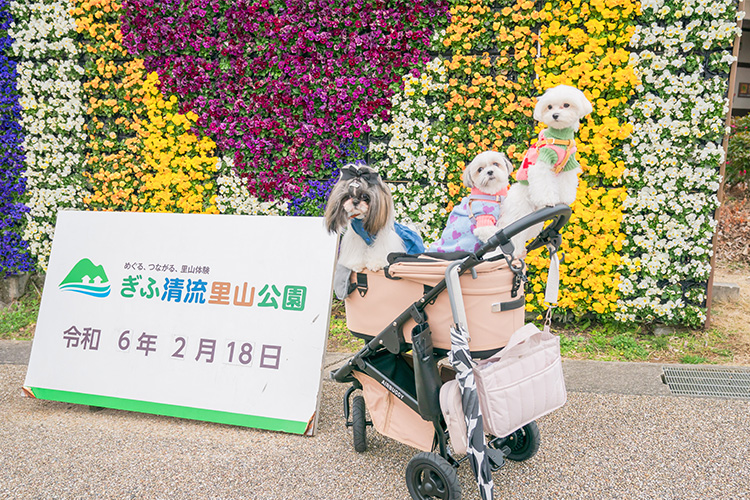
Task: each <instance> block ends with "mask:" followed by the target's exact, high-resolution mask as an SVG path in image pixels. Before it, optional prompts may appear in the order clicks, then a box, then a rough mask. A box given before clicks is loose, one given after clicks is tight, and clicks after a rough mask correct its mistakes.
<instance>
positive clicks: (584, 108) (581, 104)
mask: <svg viewBox="0 0 750 500" xmlns="http://www.w3.org/2000/svg"><path fill="white" fill-rule="evenodd" d="M576 90H578V89H576ZM578 109H579V110H581V114H580V116H579V117H578V118H583V117H584V116H586V115H588V114H589V113H591V112H593V111H594V107H593V106H592V105H591V102H589V100H588V99H586V94H584V93H583V92H582V91H580V90H578Z"/></svg>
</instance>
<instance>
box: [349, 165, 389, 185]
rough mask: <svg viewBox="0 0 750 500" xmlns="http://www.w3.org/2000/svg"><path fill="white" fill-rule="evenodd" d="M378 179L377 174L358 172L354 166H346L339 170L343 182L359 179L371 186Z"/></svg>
mask: <svg viewBox="0 0 750 500" xmlns="http://www.w3.org/2000/svg"><path fill="white" fill-rule="evenodd" d="M378 177H380V176H379V175H378V173H377V172H370V171H367V170H360V169H359V168H357V166H356V165H347V166H345V167H343V168H342V169H341V179H342V180H345V181H348V180H351V179H361V180H363V181H365V182H368V183H370V184H372V183H374V182H376V181H377V179H378Z"/></svg>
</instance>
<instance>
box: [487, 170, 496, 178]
mask: <svg viewBox="0 0 750 500" xmlns="http://www.w3.org/2000/svg"><path fill="white" fill-rule="evenodd" d="M494 175H495V171H494V170H488V171H487V177H492V176H494Z"/></svg>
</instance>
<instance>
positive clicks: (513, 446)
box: [489, 421, 541, 462]
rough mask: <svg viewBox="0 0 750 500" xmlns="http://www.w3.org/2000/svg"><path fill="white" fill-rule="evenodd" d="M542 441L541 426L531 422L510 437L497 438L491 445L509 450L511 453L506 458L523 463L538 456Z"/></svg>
mask: <svg viewBox="0 0 750 500" xmlns="http://www.w3.org/2000/svg"><path fill="white" fill-rule="evenodd" d="M540 441H541V437H540V434H539V426H538V425H537V424H536V422H535V421H531V422H529V423H528V424H526V425H524V426H523V427H521V428H520V429H518V430H517V431H516V432H514V433H513V434H511V435H510V436H507V437H505V438H495V439H493V440H491V441H490V443H489V444H490V446H492V447H493V448H497V449H502V448H503V447H507V448H509V449H510V453H508V454H507V455H506V456H505V458H507V459H508V460H513V461H515V462H523V461H524V460H528V459H530V458H531V457H533V456H534V455H536V452H537V451H539V443H540Z"/></svg>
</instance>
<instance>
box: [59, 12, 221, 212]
mask: <svg viewBox="0 0 750 500" xmlns="http://www.w3.org/2000/svg"><path fill="white" fill-rule="evenodd" d="M121 8H122V6H121V4H119V3H118V2H116V1H114V0H73V9H72V10H71V14H72V16H73V18H74V19H75V21H76V27H77V30H78V33H80V35H81V41H80V45H81V48H82V49H83V50H85V51H86V52H88V53H89V54H91V55H92V57H93V58H92V59H91V60H90V61H91V62H89V63H87V65H86V67H85V71H86V74H85V77H86V82H85V83H84V85H83V88H84V94H85V98H86V104H87V113H88V115H89V119H88V123H87V124H86V126H85V127H86V131H87V132H88V135H89V143H88V146H89V149H90V150H91V153H89V155H88V157H87V162H86V172H85V173H84V175H85V176H86V177H87V178H88V180H89V184H90V195H89V196H88V197H86V198H85V199H84V203H85V204H86V206H88V207H89V208H91V209H96V210H126V211H160V212H209V213H217V212H218V209H217V208H216V205H215V198H216V194H217V192H218V191H217V187H216V183H215V182H214V178H215V177H216V170H217V164H218V159H217V158H215V157H214V156H213V152H214V150H215V144H214V143H213V141H210V140H208V139H202V140H198V139H197V138H196V137H195V135H194V134H192V133H191V132H190V128H191V126H192V124H193V123H195V121H196V119H197V117H196V116H195V115H194V114H190V115H182V114H179V113H178V112H177V110H176V108H177V101H176V98H174V97H172V98H170V99H169V100H166V99H165V98H164V96H163V95H162V94H161V92H160V91H159V89H158V77H157V75H156V73H151V74H147V73H146V70H145V68H144V65H143V61H142V60H138V59H135V60H133V59H128V55H127V50H126V49H125V48H124V47H123V46H122V43H121V42H122V33H121V31H120V22H119V16H120V14H119V12H120V10H121Z"/></svg>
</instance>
